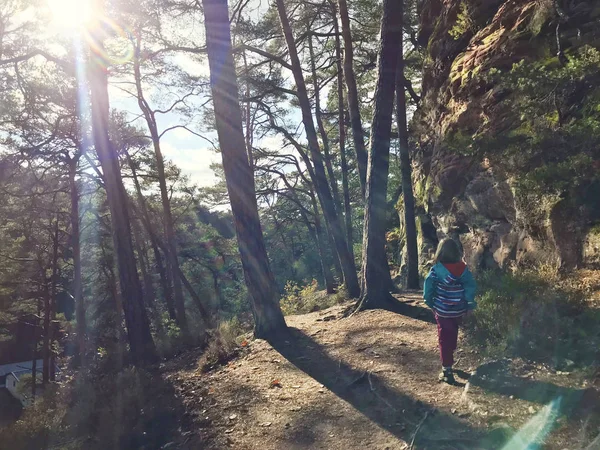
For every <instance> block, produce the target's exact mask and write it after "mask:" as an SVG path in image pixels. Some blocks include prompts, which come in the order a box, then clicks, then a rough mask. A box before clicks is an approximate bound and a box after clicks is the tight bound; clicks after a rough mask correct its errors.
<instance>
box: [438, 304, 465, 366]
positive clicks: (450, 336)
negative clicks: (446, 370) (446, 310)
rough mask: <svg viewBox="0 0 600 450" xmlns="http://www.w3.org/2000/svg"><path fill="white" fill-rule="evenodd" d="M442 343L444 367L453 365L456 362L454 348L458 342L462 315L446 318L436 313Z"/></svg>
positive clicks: (441, 353)
mask: <svg viewBox="0 0 600 450" xmlns="http://www.w3.org/2000/svg"><path fill="white" fill-rule="evenodd" d="M435 320H436V322H437V329H438V341H439V344H440V357H441V360H442V366H443V367H452V365H453V364H454V350H456V343H457V342H458V327H459V325H460V323H461V321H462V317H454V318H446V317H440V316H438V315H437V314H436V315H435Z"/></svg>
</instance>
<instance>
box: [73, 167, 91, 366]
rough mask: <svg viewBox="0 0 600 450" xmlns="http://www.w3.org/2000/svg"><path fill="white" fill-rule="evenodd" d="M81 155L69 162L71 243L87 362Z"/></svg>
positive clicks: (81, 349) (80, 341) (81, 353)
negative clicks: (82, 258) (80, 216)
mask: <svg viewBox="0 0 600 450" xmlns="http://www.w3.org/2000/svg"><path fill="white" fill-rule="evenodd" d="M78 162H79V155H78V156H76V157H74V158H71V159H70V160H69V189H70V196H71V241H72V251H73V297H74V299H75V319H76V321H77V326H76V330H77V356H78V358H79V362H80V363H83V362H84V360H85V337H86V333H87V325H86V321H85V305H84V304H83V283H82V280H81V242H80V241H81V233H80V228H79V189H78V187H77V181H76V180H75V176H76V175H77V163H78Z"/></svg>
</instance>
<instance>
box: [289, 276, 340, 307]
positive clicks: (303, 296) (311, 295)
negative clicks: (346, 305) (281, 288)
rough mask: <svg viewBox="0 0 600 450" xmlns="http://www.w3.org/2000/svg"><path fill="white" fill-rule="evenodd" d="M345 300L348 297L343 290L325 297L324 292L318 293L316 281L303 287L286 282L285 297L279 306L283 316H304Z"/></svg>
mask: <svg viewBox="0 0 600 450" xmlns="http://www.w3.org/2000/svg"><path fill="white" fill-rule="evenodd" d="M347 298H348V295H347V293H346V292H345V291H344V290H343V289H340V290H339V291H338V292H337V293H335V294H333V295H327V294H326V293H325V291H320V290H319V283H318V282H317V280H312V281H311V282H310V283H308V284H307V285H305V286H304V287H300V286H298V284H296V283H295V282H293V281H288V282H287V283H286V285H285V295H284V296H283V297H282V298H281V301H280V303H279V304H280V306H281V310H282V311H283V313H284V314H285V315H290V314H306V313H311V312H315V311H320V310H322V309H326V308H329V307H331V306H333V305H336V304H338V303H341V302H343V301H344V300H346V299H347Z"/></svg>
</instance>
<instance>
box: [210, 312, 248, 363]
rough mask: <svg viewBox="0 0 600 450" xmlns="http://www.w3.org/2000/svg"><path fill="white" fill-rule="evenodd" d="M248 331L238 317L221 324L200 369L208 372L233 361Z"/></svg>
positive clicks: (215, 332)
mask: <svg viewBox="0 0 600 450" xmlns="http://www.w3.org/2000/svg"><path fill="white" fill-rule="evenodd" d="M248 331H249V329H248V328H247V327H245V326H244V325H243V324H242V323H241V322H240V321H239V319H237V318H236V317H234V318H233V319H231V320H226V321H223V322H221V323H220V324H219V327H218V328H217V329H216V331H214V333H213V336H212V337H211V340H210V342H209V344H208V346H207V347H206V350H205V352H204V355H202V359H201V360H200V369H201V370H202V371H203V372H207V371H209V370H211V369H213V368H215V367H216V366H219V365H222V364H225V363H227V362H228V361H230V360H231V359H233V358H234V357H235V356H236V355H237V354H238V352H239V350H240V348H241V344H242V342H243V341H244V340H245V339H244V337H243V336H242V335H243V334H245V333H247V332H248Z"/></svg>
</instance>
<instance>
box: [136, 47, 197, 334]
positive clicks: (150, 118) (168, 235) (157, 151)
mask: <svg viewBox="0 0 600 450" xmlns="http://www.w3.org/2000/svg"><path fill="white" fill-rule="evenodd" d="M140 40H141V36H140V35H138V38H137V47H136V49H135V57H134V60H133V67H134V76H135V84H136V89H137V100H138V105H139V107H140V109H141V110H142V113H143V114H144V118H145V119H146V124H147V125H148V130H150V137H151V138H152V146H153V148H154V155H155V158H156V170H157V172H158V185H159V188H160V198H161V202H162V207H163V221H164V227H165V230H164V232H165V240H166V243H167V248H168V251H167V254H166V257H167V261H168V264H167V267H168V268H169V269H170V273H171V277H170V278H171V280H172V282H173V293H174V299H175V312H176V318H177V325H178V326H179V328H181V332H182V333H183V335H184V336H185V337H186V338H189V327H188V322H187V318H186V315H185V302H184V297H183V289H182V287H181V280H180V278H179V277H178V276H177V273H178V272H179V270H180V269H179V260H178V258H177V242H176V238H175V225H174V222H173V214H172V212H171V200H170V199H169V192H168V189H167V180H166V175H165V160H164V157H163V154H162V150H161V148H160V135H159V132H158V126H157V124H156V117H155V116H154V112H153V111H152V109H151V108H150V105H149V104H148V102H147V101H146V99H145V97H144V92H143V90H142V74H141V69H140V59H139V53H140V50H141V49H140V45H141V44H140Z"/></svg>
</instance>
